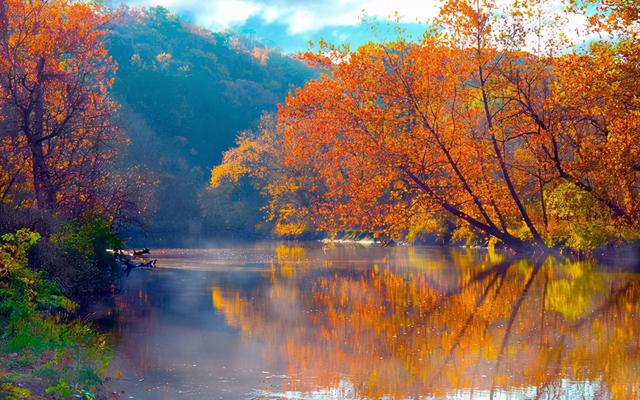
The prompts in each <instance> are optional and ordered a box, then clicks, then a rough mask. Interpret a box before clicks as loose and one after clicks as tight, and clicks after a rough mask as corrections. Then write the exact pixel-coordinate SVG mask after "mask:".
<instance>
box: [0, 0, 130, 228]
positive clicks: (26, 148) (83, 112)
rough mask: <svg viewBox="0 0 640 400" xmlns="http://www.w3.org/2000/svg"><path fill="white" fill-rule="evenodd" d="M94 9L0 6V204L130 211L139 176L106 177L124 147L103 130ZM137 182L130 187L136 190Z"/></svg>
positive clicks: (105, 106)
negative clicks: (10, 203)
mask: <svg viewBox="0 0 640 400" xmlns="http://www.w3.org/2000/svg"><path fill="white" fill-rule="evenodd" d="M109 18H110V16H109V14H108V13H107V12H106V11H105V10H104V9H103V8H102V7H101V6H100V5H99V4H98V3H96V2H68V1H63V0H44V1H28V2H25V1H20V0H7V1H3V2H2V3H1V5H0V121H1V124H2V131H1V136H0V140H1V142H0V146H2V148H3V152H2V167H1V173H0V178H1V179H2V180H1V181H0V190H2V193H1V195H2V198H3V200H4V201H17V202H18V203H20V204H22V205H26V206H28V205H30V204H35V205H37V206H38V207H39V208H42V209H47V210H52V211H57V212H63V213H65V214H70V215H71V216H77V215H79V214H82V213H84V212H89V211H99V212H107V213H109V214H117V213H119V212H122V211H123V210H124V209H125V208H132V206H133V204H132V201H133V199H132V198H130V197H128V195H129V194H130V193H131V187H133V186H135V185H136V183H138V184H139V183H140V179H139V175H137V174H136V172H135V171H132V172H131V174H129V175H116V174H115V172H114V171H113V169H112V168H111V167H110V166H112V164H113V161H114V159H115V157H116V155H117V153H118V151H119V147H121V146H122V145H125V144H126V143H127V139H126V137H125V136H124V134H123V133H122V132H121V131H120V130H119V129H118V128H117V127H116V126H115V125H114V124H113V123H112V120H111V117H112V116H113V114H114V112H115V111H116V110H117V108H118V105H117V104H116V102H114V101H113V100H112V99H111V98H110V96H109V93H108V90H109V88H110V87H111V85H112V83H113V79H114V74H115V71H116V65H115V63H114V62H113V61H112V59H111V57H110V56H109V55H108V54H107V51H106V50H105V48H104V45H103V39H104V36H105V34H106V33H107V28H106V24H107V22H108V20H109ZM136 181H137V182H136Z"/></svg>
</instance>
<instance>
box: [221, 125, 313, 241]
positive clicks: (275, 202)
mask: <svg viewBox="0 0 640 400" xmlns="http://www.w3.org/2000/svg"><path fill="white" fill-rule="evenodd" d="M283 138H284V136H283V130H282V128H281V127H279V126H278V125H277V123H276V118H275V115H273V114H264V115H263V116H262V117H261V119H260V122H259V124H258V126H257V129H256V130H255V131H245V132H243V133H241V134H240V135H238V138H237V139H236V147H234V148H232V149H230V150H228V151H226V152H225V153H224V154H223V160H222V163H221V164H220V165H218V166H216V167H214V168H213V169H212V171H211V180H210V184H211V187H212V188H220V187H221V186H222V185H224V184H225V183H227V184H237V183H238V181H239V179H241V177H243V176H249V177H251V179H252V180H253V182H254V183H255V184H256V185H257V186H258V187H260V188H261V191H262V193H263V194H264V195H265V196H266V198H267V199H268V202H267V205H266V206H265V207H264V213H265V219H266V220H267V221H268V222H272V223H273V224H274V227H273V230H274V233H275V234H276V235H278V236H299V235H302V234H305V233H308V232H309V231H313V230H314V226H315V224H314V222H313V218H312V215H311V209H310V206H311V204H312V203H315V202H316V201H317V200H318V199H315V198H313V197H312V196H311V194H310V193H309V190H308V189H309V188H310V187H312V186H313V183H314V182H315V181H316V180H315V179H314V176H313V175H312V174H311V171H309V170H300V171H298V170H295V169H294V168H288V167H286V166H285V165H284V157H285V154H284V147H283V146H284V140H283Z"/></svg>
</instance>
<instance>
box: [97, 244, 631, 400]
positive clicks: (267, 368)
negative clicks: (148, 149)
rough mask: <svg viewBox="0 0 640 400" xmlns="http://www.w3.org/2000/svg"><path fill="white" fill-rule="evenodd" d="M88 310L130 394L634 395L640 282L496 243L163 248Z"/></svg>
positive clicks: (116, 382)
mask: <svg viewBox="0 0 640 400" xmlns="http://www.w3.org/2000/svg"><path fill="white" fill-rule="evenodd" d="M153 256H154V257H157V258H158V268H156V269H155V270H150V271H144V270H135V271H133V272H132V273H131V275H130V276H129V277H128V278H126V279H125V281H124V288H123V290H122V292H121V293H120V294H118V295H117V296H116V297H115V298H114V299H111V300H109V301H104V302H102V303H93V305H92V308H91V309H90V310H88V311H87V313H88V315H89V318H92V319H94V320H96V322H97V323H98V324H99V326H100V327H101V328H102V329H103V330H104V331H105V332H106V333H107V334H108V336H109V339H110V343H111V345H112V347H113V351H114V358H113V361H112V363H111V367H110V370H109V374H110V375H111V376H112V378H111V379H110V381H109V382H108V388H109V390H111V391H114V392H118V393H120V398H122V399H129V398H133V399H378V398H386V399H432V398H446V399H534V398H541V399H574V398H576V399H577V398H579V399H582V398H585V399H602V398H605V399H606V398H614V399H634V398H639V396H640V394H639V393H640V392H639V391H640V276H639V275H638V274H634V273H630V272H623V271H615V269H614V270H611V269H610V268H605V267H602V266H599V265H597V264H596V263H595V262H589V261H582V262H569V261H566V260H557V259H555V260H552V259H547V260H535V261H533V260H526V259H515V258H510V257H509V256H507V255H503V254H497V253H494V252H490V251H486V250H477V251H474V250H464V249H443V248H429V247H388V248H381V247H360V246H335V247H323V246H322V245H321V244H315V243H312V244H302V245H300V244H297V245H296V244H255V245H244V246H235V247H233V246H232V247H221V248H211V249H204V250H194V249H189V250H187V249H166V250H161V251H154V253H153Z"/></svg>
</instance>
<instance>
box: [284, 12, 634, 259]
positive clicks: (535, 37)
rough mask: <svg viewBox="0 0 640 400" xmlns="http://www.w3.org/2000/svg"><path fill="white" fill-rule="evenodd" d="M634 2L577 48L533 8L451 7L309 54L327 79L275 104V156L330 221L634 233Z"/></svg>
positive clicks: (506, 233)
mask: <svg viewBox="0 0 640 400" xmlns="http://www.w3.org/2000/svg"><path fill="white" fill-rule="evenodd" d="M632 8H633V7H632ZM633 10H635V11H636V13H635V14H634V13H632V12H630V11H629V10H628V9H627V8H624V7H618V8H614V11H616V12H618V14H614V13H613V12H612V11H611V8H605V9H604V11H602V15H600V16H599V17H598V15H597V14H594V15H590V21H591V25H590V26H589V29H591V30H592V31H595V32H598V33H601V34H608V35H609V37H611V36H612V35H613V39H614V40H606V41H597V40H594V41H593V42H592V43H591V44H590V46H589V48H588V50H583V49H579V48H577V47H575V46H573V44H572V43H570V42H569V41H568V39H566V37H565V36H564V35H563V28H562V25H561V23H560V22H558V20H556V19H552V17H551V16H546V15H544V12H543V11H544V4H542V3H541V2H527V1H525V2H519V3H518V4H517V5H515V6H512V7H507V8H503V9H497V8H496V7H495V6H494V5H492V4H491V3H490V2H487V1H465V0H462V1H449V2H445V3H444V4H443V7H442V10H441V13H440V15H439V17H438V18H437V19H436V21H435V22H434V23H435V24H436V25H435V26H436V29H433V30H429V31H428V32H427V33H426V34H425V36H424V38H423V40H421V41H420V42H419V43H413V42H407V41H404V40H402V39H400V40H398V41H397V42H394V43H386V44H367V45H364V46H362V47H360V48H359V49H357V50H356V51H353V52H351V51H349V50H348V49H346V50H345V49H335V48H331V49H330V51H325V53H321V54H320V55H318V54H315V55H313V57H312V59H313V61H314V62H315V63H318V62H319V61H318V60H321V61H322V55H323V54H325V55H326V57H325V59H324V65H325V68H326V74H324V75H322V77H321V78H320V79H317V80H314V81H311V82H309V83H308V84H307V85H306V86H305V87H304V88H302V89H299V90H297V91H296V92H295V94H292V95H290V96H289V97H288V98H287V100H286V102H285V104H284V105H282V106H281V107H280V109H279V114H278V122H279V124H280V126H281V127H282V129H283V130H284V151H285V154H286V156H285V160H284V164H285V166H286V167H288V168H291V169H292V170H294V171H308V172H307V175H306V176H299V178H300V180H301V181H305V180H306V179H308V177H309V176H313V177H316V181H317V182H316V183H315V184H314V185H312V186H309V187H308V190H309V192H311V193H316V194H317V196H316V199H317V201H315V202H314V203H313V204H312V205H311V206H310V208H311V209H312V215H314V216H316V217H317V222H318V223H319V224H320V226H321V227H322V228H324V229H327V230H340V229H345V228H356V229H363V230H370V231H374V232H379V233H389V234H391V235H394V236H400V235H402V234H403V233H404V232H406V230H407V229H408V227H409V226H410V225H411V223H412V222H414V221H415V220H416V219H418V220H419V219H424V218H427V217H428V216H430V215H434V214H443V213H444V214H448V215H450V216H453V217H454V218H455V219H457V220H458V221H459V223H460V226H463V227H466V228H471V230H473V231H475V232H477V233H479V234H480V235H483V236H486V237H493V238H495V239H497V240H498V241H501V242H503V243H504V244H506V245H508V246H510V247H512V248H514V249H522V248H530V247H531V246H533V247H535V248H546V247H548V246H551V245H555V244H556V243H558V242H560V243H564V244H568V245H570V246H571V247H574V248H576V249H579V250H590V249H593V248H595V247H596V246H598V245H600V244H602V243H603V241H604V239H606V238H617V239H620V238H621V239H628V238H631V237H637V235H638V232H639V229H638V228H639V218H638V217H639V216H640V168H639V166H638V160H639V159H640V143H639V142H638V140H637V138H638V134H637V132H638V128H639V127H640V125H639V124H640V113H639V111H640V108H639V107H640V103H639V102H638V99H639V98H640V97H639V93H638V90H639V88H640V81H639V79H640V74H638V68H639V65H640V64H639V63H638V61H639V58H638V56H639V55H640V52H639V46H638V44H639V43H638V38H637V29H636V28H637V24H638V18H637V9H635V8H633ZM579 11H581V10H580V9H579V8H578V7H577V6H576V7H573V12H579ZM582 11H583V12H588V9H585V10H582ZM567 12H569V11H567ZM592 14H593V12H592ZM504 15H507V16H508V17H509V18H502V17H503V16H504ZM616 15H618V17H616ZM603 18H607V19H614V20H615V21H616V23H617V24H618V27H617V28H616V29H608V30H607V29H605V28H607V27H611V26H612V25H611V23H605V24H602V23H598V22H601V20H602V19H603ZM505 21H506V22H505ZM634 27H636V28H634ZM532 43H534V44H535V45H532Z"/></svg>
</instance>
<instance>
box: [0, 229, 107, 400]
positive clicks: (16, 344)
mask: <svg viewBox="0 0 640 400" xmlns="http://www.w3.org/2000/svg"><path fill="white" fill-rule="evenodd" d="M90 236H91V237H94V236H93V235H90ZM39 239H40V235H39V234H37V233H34V232H31V231H30V230H28V229H21V230H19V231H17V232H16V233H15V234H5V235H2V237H1V240H0V262H1V263H0V328H1V329H0V331H2V332H4V333H3V334H2V336H1V337H0V360H1V361H0V397H2V398H5V397H6V398H15V399H20V398H36V396H37V394H33V393H31V391H30V390H28V389H24V388H21V387H19V386H17V385H16V384H15V383H16V382H24V381H26V382H27V384H26V386H27V387H29V383H32V382H34V381H38V382H44V383H45V386H46V387H47V389H46V393H48V394H50V395H51V396H56V397H63V398H66V397H71V396H74V397H76V398H93V397H94V394H93V393H94V391H95V389H96V387H97V386H98V385H100V383H101V378H100V375H101V373H103V372H104V370H105V369H106V366H107V362H108V351H107V348H106V343H105V339H104V337H103V336H101V335H98V334H96V333H95V332H94V331H93V330H92V328H91V326H90V325H88V324H85V323H82V322H80V321H70V322H67V321H66V319H67V318H68V317H69V316H70V314H71V313H73V312H74V311H75V309H76V307H77V306H76V304H75V303H74V302H72V301H71V300H69V299H68V298H67V297H65V296H64V295H63V294H62V291H61V288H60V287H59V286H58V285H57V284H55V283H54V282H52V281H49V280H47V279H45V278H44V275H43V273H42V272H35V271H33V270H32V269H30V268H29V267H28V251H29V249H30V248H31V247H33V246H34V245H35V244H36V243H37V242H38V240H39ZM9 355H11V357H10V356H9ZM34 386H38V385H37V384H36V385H34Z"/></svg>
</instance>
